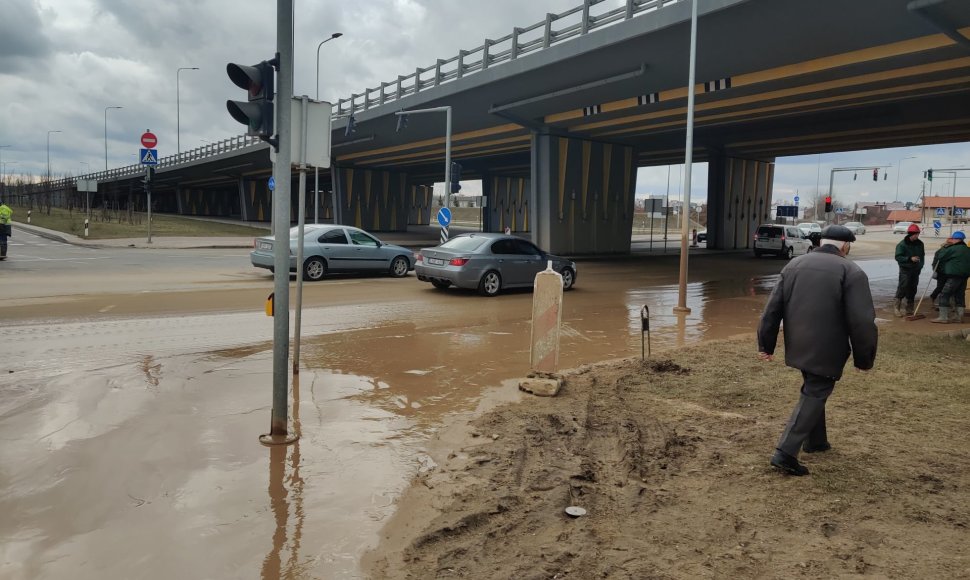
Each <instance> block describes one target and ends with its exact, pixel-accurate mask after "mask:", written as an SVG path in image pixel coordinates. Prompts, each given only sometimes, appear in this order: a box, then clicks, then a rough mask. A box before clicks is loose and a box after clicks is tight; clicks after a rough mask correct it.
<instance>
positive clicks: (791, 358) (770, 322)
mask: <svg viewBox="0 0 970 580" xmlns="http://www.w3.org/2000/svg"><path fill="white" fill-rule="evenodd" d="M875 318H876V312H875V308H874V307H873V305H872V292H871V290H870V289H869V278H868V276H866V274H865V272H863V271H862V269H861V268H859V266H857V265H856V264H855V263H854V262H852V261H851V260H848V259H846V258H845V257H843V256H842V255H841V254H840V253H839V251H838V250H837V249H836V248H835V247H834V246H830V245H823V246H821V247H820V248H818V249H816V250H815V251H814V252H811V253H809V254H806V255H804V256H800V257H798V258H795V259H794V260H792V261H791V262H790V263H789V264H788V265H787V266H785V268H784V269H782V271H781V280H779V281H778V285H777V286H775V289H774V290H773V291H772V292H771V297H770V298H769V299H768V304H767V305H766V306H765V311H764V314H762V316H761V324H760V325H759V326H758V350H759V351H760V352H765V353H768V354H774V352H775V345H776V343H777V340H778V327H779V325H781V323H782V321H784V323H785V364H787V365H788V366H790V367H794V368H796V369H799V370H802V371H805V372H808V373H812V374H815V375H821V376H824V377H831V378H833V379H836V380H838V379H840V378H842V369H843V368H844V367H845V363H846V361H847V360H849V354H850V353H851V354H852V355H853V357H854V363H855V366H856V367H857V368H860V369H864V370H868V369H871V368H872V365H873V364H874V363H875V360H876V346H877V342H878V337H879V332H878V330H877V329H876V322H875Z"/></svg>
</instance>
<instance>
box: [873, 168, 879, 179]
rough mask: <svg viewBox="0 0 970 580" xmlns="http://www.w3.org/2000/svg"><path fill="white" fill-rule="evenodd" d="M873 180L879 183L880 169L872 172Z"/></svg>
mask: <svg viewBox="0 0 970 580" xmlns="http://www.w3.org/2000/svg"><path fill="white" fill-rule="evenodd" d="M872 180H873V181H879V168H878V167H877V168H875V169H873V170H872Z"/></svg>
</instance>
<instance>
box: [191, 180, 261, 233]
mask: <svg viewBox="0 0 970 580" xmlns="http://www.w3.org/2000/svg"><path fill="white" fill-rule="evenodd" d="M238 186H239V219H241V220H242V221H244V222H248V221H249V204H248V203H246V180H245V179H243V178H242V177H240V178H239V183H238ZM179 189H180V188H179V186H177V185H176V186H175V199H176V201H178V212H179V213H180V214H181V213H182V201H181V199H180V196H179V195H178V192H179Z"/></svg>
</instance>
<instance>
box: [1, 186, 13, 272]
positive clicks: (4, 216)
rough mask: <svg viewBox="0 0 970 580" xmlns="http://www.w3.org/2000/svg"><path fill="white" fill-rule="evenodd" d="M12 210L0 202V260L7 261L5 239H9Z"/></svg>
mask: <svg viewBox="0 0 970 580" xmlns="http://www.w3.org/2000/svg"><path fill="white" fill-rule="evenodd" d="M12 216H13V210H12V209H10V207H9V206H8V205H7V204H5V203H3V200H0V260H6V259H7V238H8V237H10V234H11V229H10V228H12V227H13V226H11V225H10V218H11V217H12Z"/></svg>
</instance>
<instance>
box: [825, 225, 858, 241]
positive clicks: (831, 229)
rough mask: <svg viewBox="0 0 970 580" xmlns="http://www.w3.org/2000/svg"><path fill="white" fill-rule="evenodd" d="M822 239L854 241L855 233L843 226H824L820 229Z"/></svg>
mask: <svg viewBox="0 0 970 580" xmlns="http://www.w3.org/2000/svg"><path fill="white" fill-rule="evenodd" d="M822 239H823V240H835V241H836V242H854V241H855V234H853V233H852V230H850V229H849V228H847V227H845V226H836V225H831V226H826V227H825V228H824V229H823V230H822Z"/></svg>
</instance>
